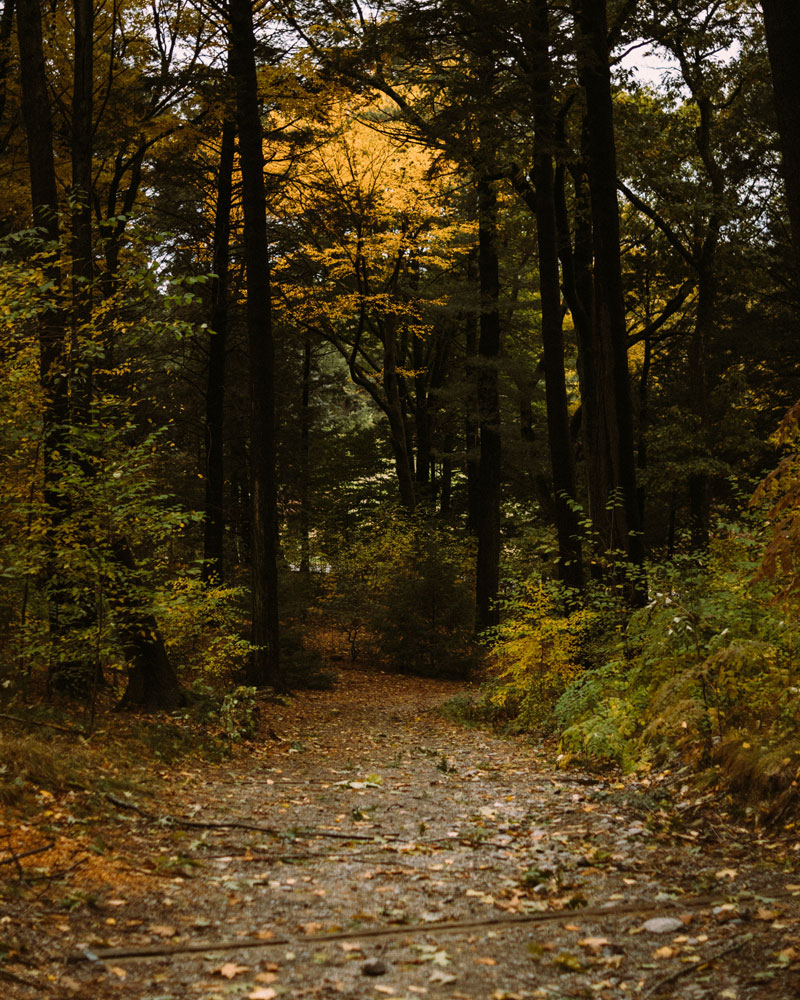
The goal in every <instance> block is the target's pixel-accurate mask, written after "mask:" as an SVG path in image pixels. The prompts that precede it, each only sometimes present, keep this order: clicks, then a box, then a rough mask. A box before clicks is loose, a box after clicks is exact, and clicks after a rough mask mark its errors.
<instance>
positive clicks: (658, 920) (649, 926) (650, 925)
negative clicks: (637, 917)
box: [642, 917, 683, 934]
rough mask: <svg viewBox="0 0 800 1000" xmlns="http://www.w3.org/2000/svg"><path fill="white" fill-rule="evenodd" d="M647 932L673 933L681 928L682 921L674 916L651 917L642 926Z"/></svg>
mask: <svg viewBox="0 0 800 1000" xmlns="http://www.w3.org/2000/svg"><path fill="white" fill-rule="evenodd" d="M642 930H643V931H647V933H648V934H674V933H675V931H681V930H683V921H682V920H678V919H677V918H676V917H652V918H651V919H650V920H648V921H647V922H646V923H645V924H644V926H643V927H642Z"/></svg>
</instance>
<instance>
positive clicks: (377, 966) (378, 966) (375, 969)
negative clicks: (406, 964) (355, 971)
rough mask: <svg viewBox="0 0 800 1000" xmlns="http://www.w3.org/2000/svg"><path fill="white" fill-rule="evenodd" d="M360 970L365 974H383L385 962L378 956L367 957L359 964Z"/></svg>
mask: <svg viewBox="0 0 800 1000" xmlns="http://www.w3.org/2000/svg"><path fill="white" fill-rule="evenodd" d="M361 971H362V972H363V974H364V975H365V976H385V975H386V963H385V962H382V961H381V960H380V959H379V958H368V959H367V961H366V962H364V964H363V965H362V966H361Z"/></svg>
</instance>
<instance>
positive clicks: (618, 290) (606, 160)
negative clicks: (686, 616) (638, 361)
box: [574, 0, 644, 597]
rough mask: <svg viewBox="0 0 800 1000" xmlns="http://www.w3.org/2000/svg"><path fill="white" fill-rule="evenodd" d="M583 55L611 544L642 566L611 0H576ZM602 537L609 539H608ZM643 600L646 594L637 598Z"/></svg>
mask: <svg viewBox="0 0 800 1000" xmlns="http://www.w3.org/2000/svg"><path fill="white" fill-rule="evenodd" d="M574 10H575V21H576V27H577V33H578V60H579V69H580V76H581V83H582V85H583V89H584V93H585V96H586V148H587V153H588V161H587V167H588V176H589V191H590V197H591V213H592V249H593V258H594V303H593V326H594V331H595V344H596V347H597V371H596V375H597V378H598V396H599V408H598V409H599V413H598V416H599V418H600V421H601V428H602V438H603V444H602V445H601V447H605V449H606V452H607V455H608V459H609V469H610V473H611V478H610V482H609V483H608V486H609V489H608V492H607V495H606V497H605V502H606V504H607V506H609V507H610V508H611V525H610V528H611V533H610V537H609V538H608V539H606V540H605V541H606V542H607V544H608V547H609V548H611V549H615V548H616V549H620V550H622V551H623V552H624V553H625V554H626V556H627V558H628V559H629V560H630V561H631V562H632V563H633V564H634V565H640V564H641V563H642V561H643V557H644V551H643V546H642V539H641V534H640V531H639V510H638V498H637V493H636V465H635V458H634V447H633V409H632V404H631V390H630V376H629V372H628V344H627V330H626V325H625V304H624V301H623V293H622V270H621V264H620V237H619V209H618V205H617V167H616V146H615V140H614V116H613V105H612V99H611V72H610V68H609V59H608V27H607V19H606V2H605V0H575V4H574ZM601 541H602V540H601ZM632 596H637V597H640V596H641V595H640V594H636V595H632Z"/></svg>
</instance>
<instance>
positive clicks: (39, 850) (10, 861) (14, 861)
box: [0, 840, 56, 868]
mask: <svg viewBox="0 0 800 1000" xmlns="http://www.w3.org/2000/svg"><path fill="white" fill-rule="evenodd" d="M55 843H56V842H55V841H54V840H51V841H50V843H49V844H45V846H44V847H35V848H34V849H33V850H32V851H23V853H22V854H16V853H15V852H14V850H13V849H12V848H11V847H9V850H10V851H11V857H10V858H3V859H2V861H0V865H17V867H18V868H19V865H18V862H19V860H20V858H29V857H31V856H32V855H34V854H44V853H45V852H46V851H49V850H50V849H51V848H52V847H55Z"/></svg>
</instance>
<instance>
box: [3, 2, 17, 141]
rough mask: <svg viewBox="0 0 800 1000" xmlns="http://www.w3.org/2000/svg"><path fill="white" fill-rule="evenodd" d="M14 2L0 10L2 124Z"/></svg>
mask: <svg viewBox="0 0 800 1000" xmlns="http://www.w3.org/2000/svg"><path fill="white" fill-rule="evenodd" d="M14 2H15V0H4V3H3V10H2V12H0V125H2V124H3V119H4V117H5V113H6V96H7V94H8V75H9V73H8V71H9V67H10V66H11V33H12V29H13V27H14ZM6 148H7V145H3V146H0V153H1V152H5V150H6Z"/></svg>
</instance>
